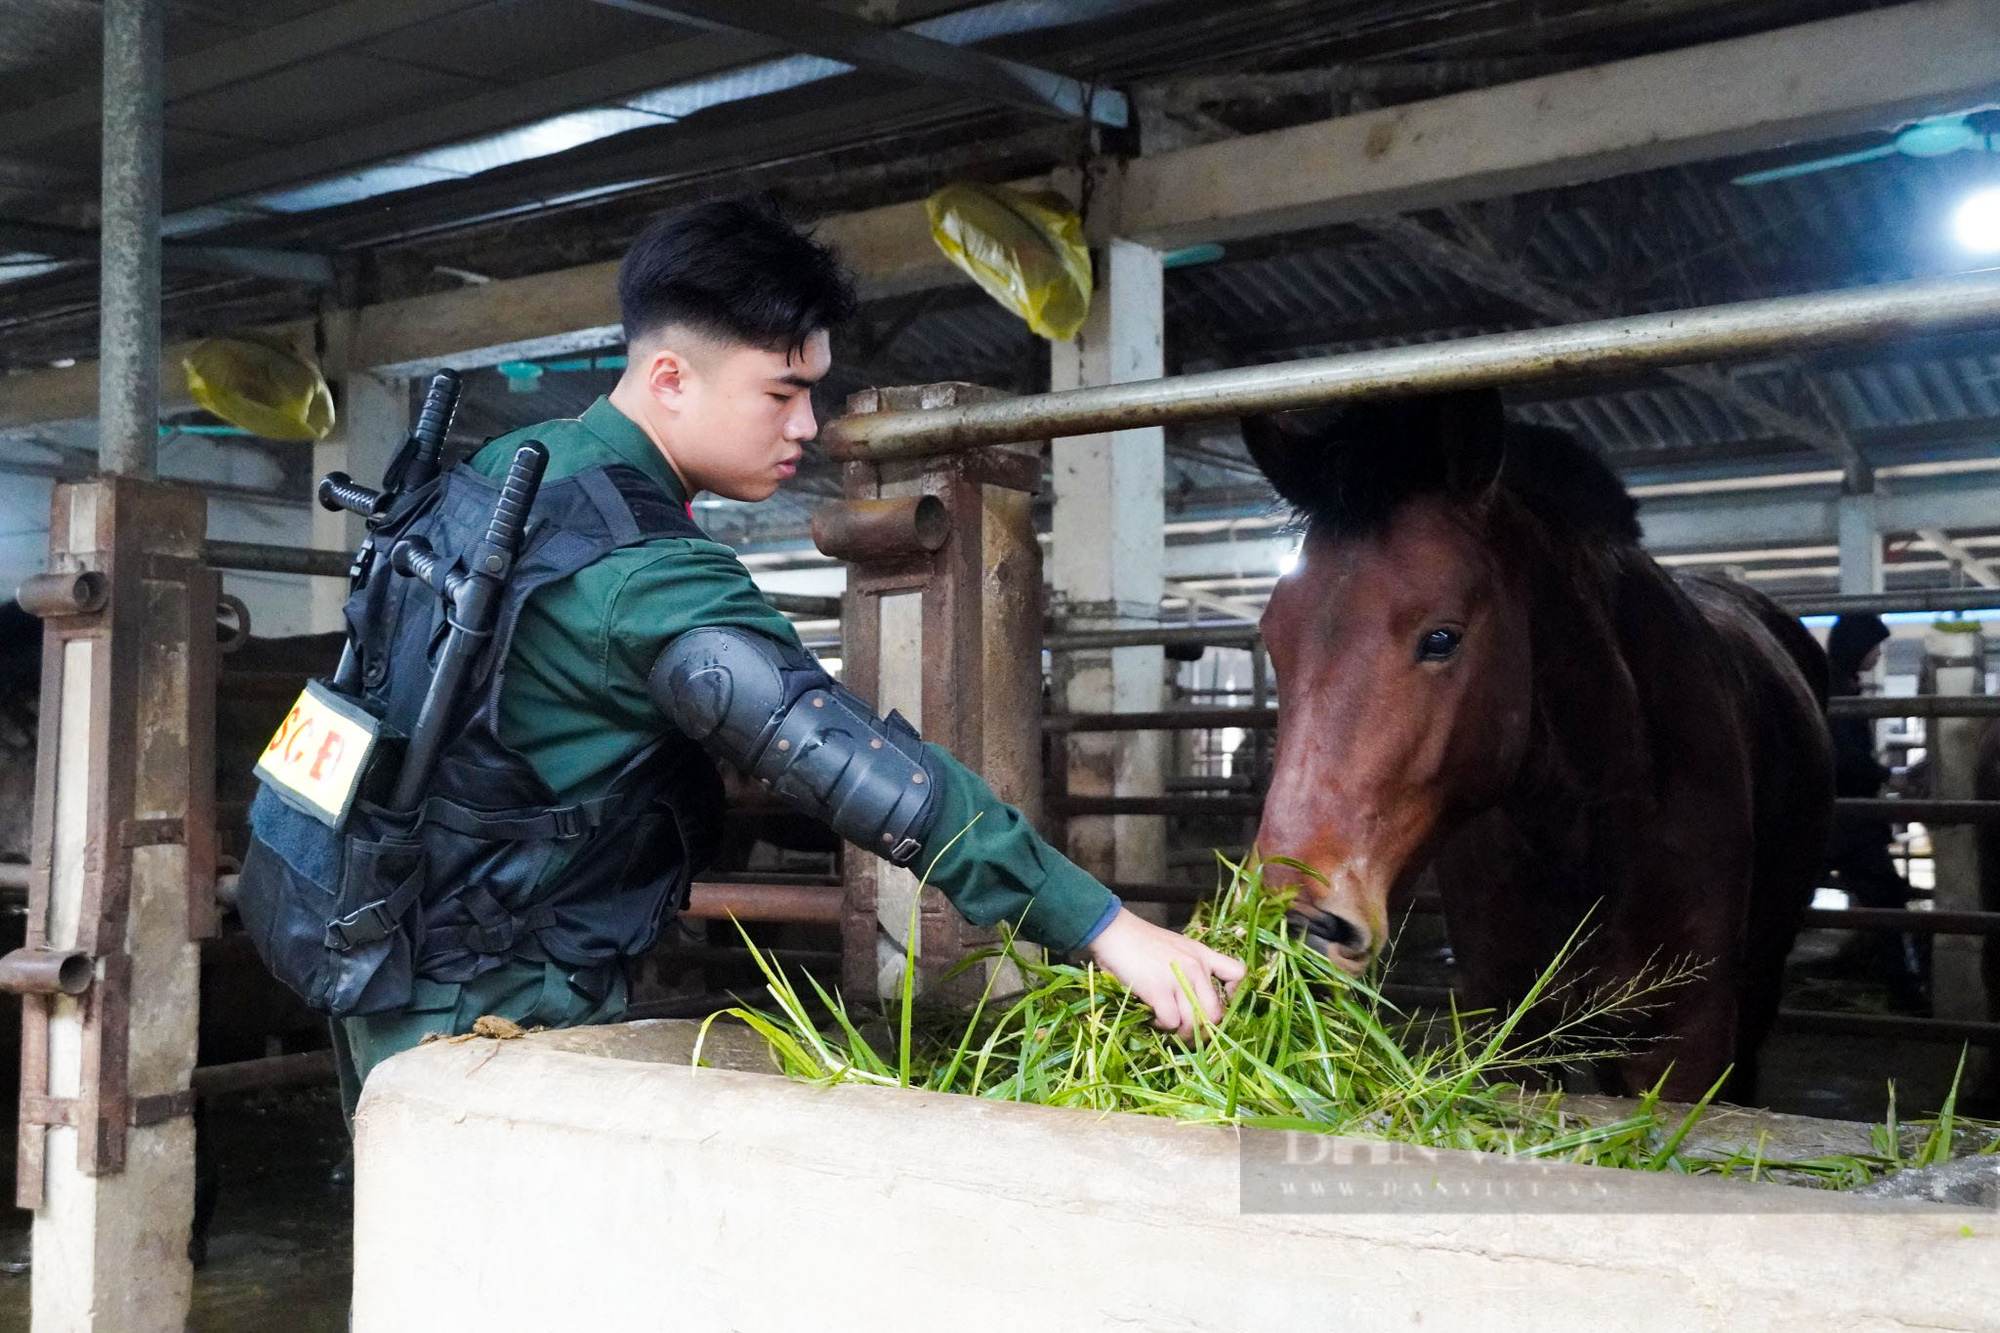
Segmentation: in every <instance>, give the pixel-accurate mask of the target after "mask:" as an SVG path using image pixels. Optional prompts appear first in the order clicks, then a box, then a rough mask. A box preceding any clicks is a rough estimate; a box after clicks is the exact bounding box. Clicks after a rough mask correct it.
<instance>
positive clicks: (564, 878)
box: [237, 464, 722, 1017]
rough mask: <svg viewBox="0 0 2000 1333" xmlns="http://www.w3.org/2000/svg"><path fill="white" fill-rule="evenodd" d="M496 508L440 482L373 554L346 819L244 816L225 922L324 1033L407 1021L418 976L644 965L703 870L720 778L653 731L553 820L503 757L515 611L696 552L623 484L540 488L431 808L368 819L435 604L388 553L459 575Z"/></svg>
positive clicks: (419, 698) (657, 500)
mask: <svg viewBox="0 0 2000 1333" xmlns="http://www.w3.org/2000/svg"><path fill="white" fill-rule="evenodd" d="M498 490H499V485H498V483H497V482H495V481H492V480H489V479H488V478H486V477H483V476H481V475H479V474H478V473H477V472H474V471H472V470H471V469H470V468H467V467H463V466H461V467H458V468H455V469H453V470H452V471H451V472H448V473H446V474H444V475H443V476H440V477H438V478H437V479H435V480H434V481H432V482H430V483H429V484H427V485H426V486H423V487H421V488H419V489H418V490H416V491H413V492H412V493H410V494H409V495H406V496H405V497H403V499H402V500H401V501H400V502H399V503H398V504H397V506H396V507H395V509H394V510H392V511H391V512H390V513H389V514H388V515H386V516H385V517H384V518H383V519H382V520H380V522H379V523H378V524H377V526H376V527H375V529H374V531H373V532H372V533H371V535H370V538H369V540H370V542H371V543H372V544H374V546H375V548H376V550H377V552H378V555H379V558H378V560H377V561H376V564H375V572H374V573H373V575H372V576H371V577H370V579H369V580H368V582H367V583H366V585H365V586H363V587H362V588H361V589H360V590H359V591H357V592H356V593H355V594H354V595H353V596H352V597H351V598H350V599H349V601H348V603H347V607H346V617H347V623H348V629H349V634H350V639H351V642H352V644H353V645H354V647H355V649H356V650H357V651H358V653H359V656H360V663H361V680H362V691H361V694H360V695H359V696H358V697H356V696H352V695H342V696H339V697H338V698H335V699H334V700H333V702H334V703H336V704H337V705H340V706H342V707H345V706H349V705H351V706H353V707H355V708H358V709H359V710H361V711H362V712H364V713H365V714H367V715H368V716H369V717H372V718H374V719H376V720H378V722H379V723H380V728H381V732H382V738H383V739H382V740H381V741H380V742H378V743H377V745H376V746H375V749H374V751H373V752H372V754H371V758H370V759H369V761H368V768H367V770H366V771H365V772H364V773H363V776H362V778H361V780H360V781H361V785H360V787H359V789H358V791H357V793H356V795H355V796H354V798H353V800H352V804H351V805H350V806H349V808H348V810H347V813H346V815H345V817H344V819H342V820H341V821H340V822H339V824H338V825H337V826H330V825H329V824H328V822H326V819H325V817H324V816H319V817H316V816H315V815H314V814H313V813H311V812H310V811H309V810H308V809H307V808H306V807H304V806H303V805H301V804H300V803H299V802H298V801H297V800H296V799H294V798H293V796H292V794H291V793H290V792H287V791H286V790H285V789H284V788H283V787H281V786H278V785H274V784H273V783H271V782H269V781H266V782H264V783H263V785H262V786H261V787H260V789H259V791H258V794H257V797H256V800H255V801H254V802H253V803H252V805H251V809H250V828H251V839H250V845H249V851H248V853H247V855H246V856H245V858H244V863H243V872H242V875H241V876H240V879H239V883H238V887H237V911H238V913H239V915H240V916H241V917H242V920H243V923H244V926H245V927H246V928H247V930H248V932H249V934H250V938H251V940H252V941H253V943H254V944H255V946H256V948H257V950H258V952H259V954H260V955H261V956H262V957H263V959H264V962H265V964H266V965H267V966H269V967H270V969H271V970H272V972H273V973H274V974H275V975H276V976H277V977H278V978H279V979H280V980H282V981H284V982H285V983H286V984H287V985H289V986H290V987H291V988H292V989H293V990H295V991H297V992H298V993H299V994H300V995H301V996H302V997H303V998H304V999H305V1001H306V1003H307V1004H309V1005H311V1006H312V1007H313V1008H315V1009H318V1010H320V1011H322V1012H325V1013H329V1014H332V1015H334V1016H336V1017H341V1016H347V1015H357V1014H370V1013H381V1012H385V1011H391V1010H395V1009H399V1008H402V1007H403V1006H405V1005H406V1004H407V1003H408V1001H409V998H410V989H411V981H412V979H413V978H415V977H418V976H423V977H427V978H432V979H435V980H439V981H447V982H451V981H465V980H469V979H470V978H472V977H474V976H477V975H478V974H480V973H481V972H485V971H488V970H490V969H492V968H494V967H497V966H498V965H499V964H500V963H501V961H502V960H504V959H506V958H508V957H510V956H512V957H520V956H526V957H536V958H544V959H547V960H549V961H553V962H556V963H560V964H563V965H565V966H570V967H578V968H581V967H588V966H594V965H600V964H603V963H606V962H609V961H612V960H615V959H618V958H623V957H631V956H634V955H637V954H641V953H644V952H645V951H646V950H647V949H649V948H651V947H652V945H653V942H654V941H655V940H656V939H657V938H658V936H659V931H660V926H661V922H662V921H663V919H664V918H665V916H666V915H667V914H668V913H670V912H673V911H677V910H679V909H680V908H681V907H682V906H684V905H685V904H686V900H687V892H688V886H689V883H690V881H691V879H692V877H693V874H694V873H695V871H696V870H697V869H698V868H699V867H700V866H701V865H703V864H705V863H706V861H707V859H708V857H709V855H710V854H711V853H712V852H713V850H714V843H715V838H716V831H717V828H718V826H719V824H720V820H721V810H722V786H721V779H720V776H719V775H718V774H717V772H716V770H715V766H714V763H713V761H711V760H710V759H709V758H708V757H707V756H706V755H704V754H703V753H702V752H701V750H700V749H699V748H698V747H697V746H696V745H695V744H694V743H693V742H691V741H689V740H688V739H687V738H685V737H684V736H682V735H681V734H680V733H679V732H676V731H674V730H673V729H672V728H671V727H669V726H667V725H666V724H665V723H664V722H663V723H662V734H661V736H660V739H659V740H657V741H655V742H654V743H653V744H651V745H649V746H647V747H646V748H645V749H643V750H641V751H640V752H639V753H638V754H636V755H634V756H633V757H632V758H631V760H630V761H629V762H628V763H626V764H625V766H624V767H623V768H622V769H621V770H620V771H619V773H618V774H617V776H616V777H615V778H614V779H613V781H612V782H611V784H610V787H609V788H608V789H607V790H606V791H605V792H604V793H603V794H602V795H601V796H598V797H596V798H595V799H592V800H588V801H582V802H575V803H569V804H564V803H562V802H560V801H558V800H557V798H556V795H555V793H554V792H553V791H551V790H550V788H549V786H548V784H547V783H546V782H544V781H543V780H542V778H541V777H540V776H539V775H538V774H537V773H536V772H535V770H534V768H533V767H532V766H531V765H530V764H529V762H528V760H527V759H526V758H525V757H524V756H522V755H521V754H520V752H519V751H517V750H514V749H512V748H510V747H509V746H508V745H506V744H505V743H504V742H503V741H502V740H501V739H500V730H499V719H500V712H499V706H500V693H501V689H502V687H503V685H504V684H505V681H506V666H507V655H508V650H509V648H510V647H511V645H512V643H513V637H514V630H515V627H516V626H517V625H518V624H519V621H520V615H521V608H522V606H523V604H524V603H525V602H526V601H527V599H528V598H529V597H530V596H532V595H533V594H534V592H535V591H536V590H537V589H538V588H541V587H543V586H545V585H547V584H550V583H554V582H556V581H557V580H559V579H563V578H567V577H569V576H570V575H572V574H574V573H576V572H577V571H578V570H581V569H583V568H584V567H585V566H587V565H589V564H591V563H593V562H594V561H596V560H599V559H601V558H602V557H603V556H605V555H606V554H608V553H609V552H611V551H614V550H617V549H619V548H620V547H625V546H633V545H637V544H640V543H643V542H648V541H654V540H657V539H659V538H663V537H702V536H703V534H702V532H701V530H700V529H699V528H698V527H696V526H695V524H694V521H693V519H691V518H690V517H689V516H688V514H687V512H686V510H685V509H683V508H682V507H680V506H678V505H675V504H674V503H672V502H671V501H670V500H669V499H668V497H667V496H666V495H665V494H664V493H663V492H661V491H660V489H659V488H658V487H657V486H656V485H654V483H652V482H651V481H649V480H648V479H647V478H646V477H645V475H644V474H642V473H641V472H639V471H638V470H637V469H635V468H632V467H628V466H625V465H623V464H614V465H611V466H601V467H596V468H592V469H590V470H588V471H585V472H580V473H577V474H574V475H572V476H569V477H565V478H563V479H562V480H560V481H555V482H550V483H547V484H545V485H544V486H543V487H542V488H541V491H540V493H539V495H538V496H537V497H536V499H535V503H534V507H533V509H532V510H530V518H529V523H528V527H527V530H526V535H525V540H524V543H523V546H522V550H521V554H520V557H519V559H518V561H517V562H516V564H515V566H514V571H513V574H512V576H511V578H510V579H509V580H508V583H507V587H506V591H505V594H504V598H503V600H502V603H501V607H500V614H499V618H498V620H497V622H496V626H495V629H494V632H493V637H492V641H491V643H490V644H489V645H488V646H487V649H486V651H485V652H484V653H483V655H482V656H481V658H480V660H479V665H478V668H477V671H476V673H475V675H474V677H473V679H472V681H471V683H470V684H469V685H468V687H467V688H466V690H465V691H464V694H463V695H462V696H461V698H460V700H459V703H458V707H457V709H456V710H455V716H456V717H457V718H458V719H459V721H458V723H457V725H455V726H454V727H453V728H452V731H451V736H452V739H451V740H450V741H449V742H448V744H447V745H446V747H445V749H444V750H443V752H442V755H441V757H440V759H439V762H438V766H437V770H436V775H435V777H434V778H433V779H432V781H431V783H430V786H429V788H428V791H427V799H425V800H424V801H423V803H422V805H421V806H420V807H419V808H418V809H416V810H413V811H404V812H391V811H389V810H387V809H385V808H384V807H383V806H382V805H381V804H379V802H380V801H381V800H382V799H385V798H386V794H387V793H388V791H389V790H390V788H391V787H392V786H393V785H394V780H395V773H396V768H397V763H398V760H399V759H400V752H399V747H398V745H397V741H398V739H399V738H401V737H403V736H407V735H408V734H409V732H410V729H411V727H412V725H413V724H414V722H415V720H416V717H417V713H418V710H419V708H420V706H421V704H422V702H423V697H424V691H425V687H426V685H427V683H428V681H429V677H430V674H431V664H432V662H433V660H434V655H435V653H436V652H437V650H438V648H439V647H440V645H441V644H442V642H443V640H444V637H445V633H446V629H447V626H446V623H445V612H444V609H443V605H442V602H441V600H440V599H439V597H438V596H437V595H436V593H434V592H433V591H432V590H431V589H430V588H429V587H428V586H427V585H425V584H424V583H422V582H421V581H420V580H418V579H415V578H410V577H404V576H399V575H395V574H392V573H390V572H389V561H388V553H389V551H390V549H391V548H392V547H393V546H394V544H395V543H396V542H397V541H398V540H399V539H401V538H403V537H410V536H421V537H423V538H425V539H426V540H427V541H428V542H429V543H430V545H431V548H432V549H433V550H435V551H437V552H438V553H439V554H440V555H441V556H443V557H444V558H446V559H447V560H462V559H463V557H464V553H465V552H467V551H468V550H469V549H470V548H471V547H473V546H474V545H475V544H476V543H477V542H478V541H479V539H480V536H481V534H482V532H483V530H484V527H485V524H486V522H487V519H488V517H489V516H490V515H491V513H492V512H493V506H494V500H495V497H496V495H497V494H498ZM318 685H319V686H320V687H321V689H322V690H323V691H324V690H325V689H326V688H328V687H329V686H330V682H328V681H320V682H318ZM322 697H326V696H325V695H324V694H323V695H322ZM281 734H282V733H281ZM558 856H561V857H563V864H562V866H561V868H560V869H559V870H557V871H555V872H554V873H553V874H551V865H552V863H553V861H554V859H555V858H556V857H558ZM545 881H546V882H545Z"/></svg>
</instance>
